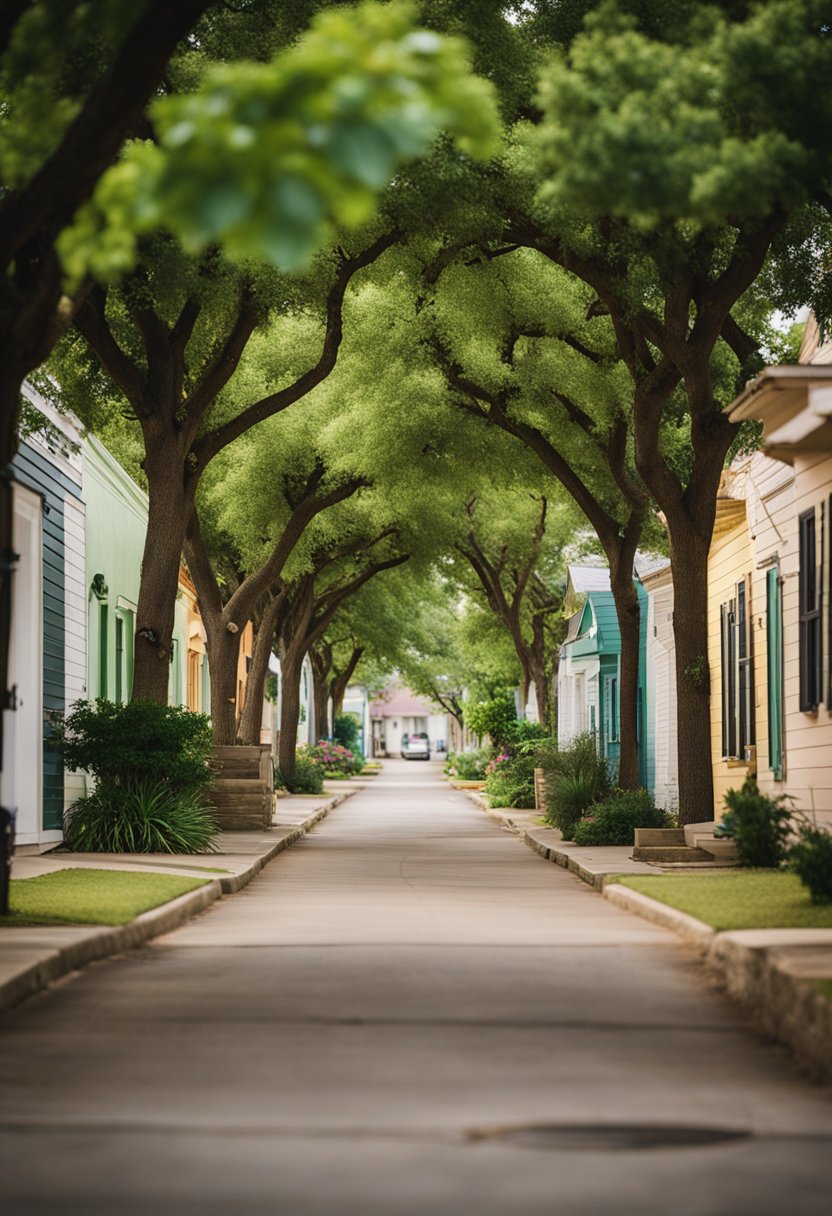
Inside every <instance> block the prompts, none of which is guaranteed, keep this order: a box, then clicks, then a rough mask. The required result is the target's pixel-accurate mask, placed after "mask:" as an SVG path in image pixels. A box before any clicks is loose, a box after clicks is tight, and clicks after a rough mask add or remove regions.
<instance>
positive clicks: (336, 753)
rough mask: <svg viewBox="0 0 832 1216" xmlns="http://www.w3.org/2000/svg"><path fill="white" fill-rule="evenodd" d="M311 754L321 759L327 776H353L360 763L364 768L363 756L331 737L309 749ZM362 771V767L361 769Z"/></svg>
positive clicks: (321, 740)
mask: <svg viewBox="0 0 832 1216" xmlns="http://www.w3.org/2000/svg"><path fill="white" fill-rule="evenodd" d="M309 755H310V756H313V757H314V758H315V759H316V760H318V761H320V763H321V765H322V766H323V770H324V773H325V774H326V776H328V777H331V776H334V775H338V776H351V775H352V774H353V773H354V772H355V771H356V766H357V765H358V764H359V761H360V767H362V768H363V764H364V762H363V758H362V757H359V756H357V755H356V753H355V752H351V751H350V750H349V748H348V747H344V746H343V745H342V744H340V743H333V742H331V741H330V740H329V739H320V740H319V741H318V744H317V746H316V747H312V748H310V749H309ZM359 771H360V769H359Z"/></svg>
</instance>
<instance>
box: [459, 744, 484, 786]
mask: <svg viewBox="0 0 832 1216" xmlns="http://www.w3.org/2000/svg"><path fill="white" fill-rule="evenodd" d="M488 759H489V752H487V751H479V752H457V754H456V760H455V762H454V768H455V769H456V775H457V777H458V778H459V780H460V781H484V780H485V766H486V765H487V764H488Z"/></svg>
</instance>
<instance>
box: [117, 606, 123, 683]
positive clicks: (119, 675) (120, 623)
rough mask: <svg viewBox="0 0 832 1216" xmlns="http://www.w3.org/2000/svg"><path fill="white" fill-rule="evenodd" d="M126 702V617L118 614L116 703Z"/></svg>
mask: <svg viewBox="0 0 832 1216" xmlns="http://www.w3.org/2000/svg"><path fill="white" fill-rule="evenodd" d="M123 700H124V617H123V616H120V615H119V614H118V613H116V701H118V702H121V701H123Z"/></svg>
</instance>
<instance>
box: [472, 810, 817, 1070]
mask: <svg viewBox="0 0 832 1216" xmlns="http://www.w3.org/2000/svg"><path fill="white" fill-rule="evenodd" d="M466 792H467V794H468V797H469V798H470V799H471V800H472V801H473V802H475V803H476V804H477V806H479V807H480V808H481V809H482V810H484V811H486V812H487V813H488V814H489V815H490V816H491V817H492V819H496V820H497V822H498V823H501V824H502V825H503V827H505V828H506V829H507V830H509V831H512V832H514V833H515V834H516V835H519V836H522V837H523V839H524V840H525V843H526V844H527V845H528V846H529V848H531V849H533V850H534V852H535V853H538V854H539V855H540V856H541V857H543V858H545V860H547V861H553V862H555V863H556V864H557V865H559V866H563V867H564V868H565V869H568V870H570V871H571V872H572V873H573V874H575V875H576V876H577V877H578V878H580V879H581V880H582V881H583V882H585V883H587V884H588V885H589V886H591V887H594V888H595V889H596V890H597V891H599V892H600V893H602V894H603V895H604V897H605V898H606V899H608V900H610V901H611V902H612V903H614V904H617V905H618V907H621V908H626V909H627V911H629V912H634V913H636V915H638V916H642V917H644V919H645V920H648V921H650V922H651V923H652V924H655V925H660V926H661V927H662V928H665V929H670V930H672V931H673V932H674V933H677V934H678V935H679V937H681V938H683V939H684V940H685V941H686V942H687V943H688V944H689V945H691V946H693V947H694V948H695V949H696V950H697V951H698V952H699V953H700V954H701V955H702V957H703V958H704V960H705V963H706V966H707V967H708V970H709V971H710V972H711V974H712V975H713V976H714V977H715V978H716V980H717V981H718V982H719V983H720V984H721V985H722V987H723V988H724V989H725V990H726V991H727V992H728V993H729V994H730V995H731V996H732V997H733V998H734V999H735V1000H736V1001H738V1002H739V1004H741V1005H742V1006H743V1008H744V1009H745V1010H746V1011H747V1012H749V1013H750V1014H751V1015H752V1018H753V1020H754V1021H755V1023H756V1024H757V1025H758V1026H759V1027H760V1028H761V1029H762V1030H764V1031H765V1032H766V1033H767V1034H769V1035H771V1036H772V1038H774V1039H776V1040H777V1041H778V1042H780V1043H783V1044H785V1045H786V1046H787V1047H788V1048H789V1050H790V1051H791V1052H792V1053H793V1055H794V1056H795V1057H796V1058H797V1059H798V1060H799V1062H800V1063H801V1065H802V1066H803V1067H804V1068H805V1069H806V1070H807V1071H808V1072H809V1073H810V1074H811V1075H812V1076H814V1077H815V1078H817V1079H818V1080H821V1081H832V998H830V997H829V996H828V995H826V994H825V993H824V992H823V991H822V990H821V987H820V984H819V981H832V929H735V930H731V931H728V932H717V930H716V929H714V928H713V927H712V926H711V925H708V924H705V923H704V922H703V921H700V920H697V919H695V918H694V917H692V916H688V915H687V914H686V913H684V912H679V911H678V910H677V909H676V908H672V907H670V906H669V905H668V904H664V903H662V902H661V901H660V900H656V899H651V897H650V896H649V895H644V894H642V893H641V892H640V891H632V890H630V888H629V887H624V886H622V885H621V884H620V883H616V882H615V881H614V879H615V877H616V876H618V875H622V876H623V875H626V874H653V875H655V874H668V873H674V874H676V873H679V872H680V871H679V867H678V866H673V867H672V868H671V869H663V868H662V867H661V866H657V865H648V864H647V863H646V862H642V861H633V858H632V849H631V847H630V846H629V845H627V846H621V847H618V846H615V847H607V848H600V847H599V848H592V847H582V846H580V845H576V844H570V843H568V842H566V843H565V842H564V841H563V839H562V837H561V833H560V832H559V831H557V830H556V829H554V828H549V827H545V826H543V825H541V823H540V813H539V812H538V811H533V810H529V811H522V810H513V809H510V808H498V807H493V808H492V807H489V806H488V803H487V800H486V799H485V798H483V797H482V796H481V795H480V794H477V793H474V792H472V791H466ZM698 869H701V867H696V868H692V869H691V873H695V872H696V871H697V870H698ZM610 880H612V881H610Z"/></svg>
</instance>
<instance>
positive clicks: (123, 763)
mask: <svg viewBox="0 0 832 1216" xmlns="http://www.w3.org/2000/svg"><path fill="white" fill-rule="evenodd" d="M55 744H56V746H57V747H58V748H59V749H60V751H61V753H62V755H63V760H64V764H65V765H66V767H67V768H69V769H83V770H84V771H85V772H88V773H92V774H93V775H94V776H95V777H97V778H98V780H99V782H100V783H102V785H106V787H107V788H108V790H113V789H116V788H118V787H121V786H124V787H128V788H134V789H135V786H136V782H156V783H158V784H160V785H164V786H166V787H167V788H168V789H170V790H171V791H173V792H174V793H177V794H192V793H196V792H198V791H199V790H202V789H204V788H205V787H206V786H207V785H208V784H209V782H210V781H211V778H212V775H213V773H212V769H211V766H210V757H211V724H210V721H209V719H208V718H207V716H206V715H205V714H195V713H192V712H191V711H190V710H188V709H184V708H182V707H181V706H178V705H158V704H157V703H156V702H155V701H141V700H139V701H131V702H130V703H129V704H127V705H120V704H117V703H115V702H113V701H106V700H104V699H103V698H99V699H98V700H97V701H95V702H90V701H78V702H76V704H75V707H74V708H73V710H72V712H71V713H69V714H67V716H66V718H64V719H63V721H62V722H61V723H58V724H57V725H56V735H55Z"/></svg>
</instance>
